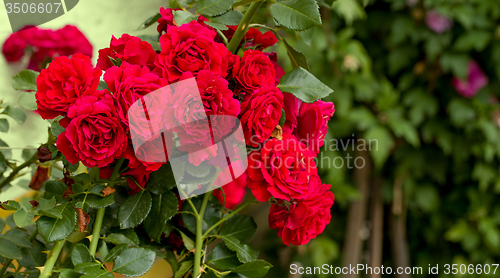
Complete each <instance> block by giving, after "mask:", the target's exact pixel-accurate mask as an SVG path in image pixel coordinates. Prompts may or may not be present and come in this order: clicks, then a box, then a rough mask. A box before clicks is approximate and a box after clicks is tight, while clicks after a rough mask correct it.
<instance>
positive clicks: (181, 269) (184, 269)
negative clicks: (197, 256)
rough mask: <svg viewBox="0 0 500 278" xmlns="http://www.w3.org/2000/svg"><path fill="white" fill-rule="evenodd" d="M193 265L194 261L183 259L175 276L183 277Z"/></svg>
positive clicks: (175, 277) (176, 277) (177, 277)
mask: <svg viewBox="0 0 500 278" xmlns="http://www.w3.org/2000/svg"><path fill="white" fill-rule="evenodd" d="M192 267H193V261H183V262H182V263H181V265H180V266H179V269H178V270H177V271H176V272H175V275H174V278H182V277H184V274H186V273H187V272H188V271H189V269H191V268H192Z"/></svg>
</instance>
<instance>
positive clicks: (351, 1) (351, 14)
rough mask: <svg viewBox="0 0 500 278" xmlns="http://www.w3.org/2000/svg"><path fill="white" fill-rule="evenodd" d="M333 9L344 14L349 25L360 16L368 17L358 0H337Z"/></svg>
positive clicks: (361, 17) (341, 14)
mask: <svg viewBox="0 0 500 278" xmlns="http://www.w3.org/2000/svg"><path fill="white" fill-rule="evenodd" d="M332 9H333V10H334V11H336V12H337V14H339V15H340V16H342V17H343V18H344V19H345V21H346V23H347V24H348V25H351V24H352V22H353V21H354V20H356V19H358V18H360V19H363V18H365V17H366V13H365V11H364V10H363V8H362V7H361V5H360V4H359V3H358V1H356V0H337V1H335V2H333V4H332Z"/></svg>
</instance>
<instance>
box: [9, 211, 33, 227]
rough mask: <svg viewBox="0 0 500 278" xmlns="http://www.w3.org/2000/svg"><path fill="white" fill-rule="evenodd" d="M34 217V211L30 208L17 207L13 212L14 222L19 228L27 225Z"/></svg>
mask: <svg viewBox="0 0 500 278" xmlns="http://www.w3.org/2000/svg"><path fill="white" fill-rule="evenodd" d="M33 217H35V212H34V211H31V210H26V209H24V208H22V209H18V210H17V211H16V212H14V222H16V225H17V226H18V227H19V228H22V227H25V226H28V225H29V224H30V223H31V220H33Z"/></svg>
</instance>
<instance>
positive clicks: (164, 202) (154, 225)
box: [144, 191, 179, 242]
mask: <svg viewBox="0 0 500 278" xmlns="http://www.w3.org/2000/svg"><path fill="white" fill-rule="evenodd" d="M178 207H179V206H178V204H177V197H176V196H175V194H174V193H172V192H171V191H169V192H166V193H164V194H157V195H156V194H155V195H153V205H152V207H151V211H150V212H149V214H148V217H146V219H145V220H144V228H145V229H146V232H147V234H148V236H149V237H150V238H151V239H153V240H155V241H156V242H160V236H161V235H162V233H163V230H164V229H165V223H166V222H167V221H168V220H170V218H172V217H173V216H174V215H175V214H176V213H177V210H178Z"/></svg>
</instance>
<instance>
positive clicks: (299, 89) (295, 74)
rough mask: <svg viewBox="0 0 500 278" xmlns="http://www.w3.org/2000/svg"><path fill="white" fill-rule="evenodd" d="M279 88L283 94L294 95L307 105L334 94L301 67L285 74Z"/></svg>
mask: <svg viewBox="0 0 500 278" xmlns="http://www.w3.org/2000/svg"><path fill="white" fill-rule="evenodd" d="M278 88H280V89H281V91H283V92H287V93H292V94H293V95H294V96H295V97H297V98H298V99H300V100H302V101H303V102H307V103H311V102H314V101H316V100H318V99H321V98H324V97H326V96H327V95H329V94H330V93H332V92H333V90H332V89H330V88H328V86H326V85H325V84H323V83H322V82H321V81H319V80H318V79H317V78H316V77H315V76H314V75H312V74H311V73H310V72H308V71H307V70H305V69H303V68H300V67H299V68H296V69H294V70H292V71H291V72H289V73H287V74H285V75H284V76H283V77H282V78H281V80H280V84H279V85H278Z"/></svg>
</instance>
